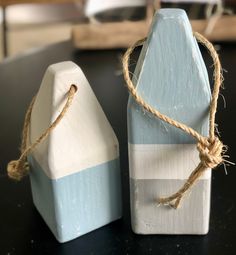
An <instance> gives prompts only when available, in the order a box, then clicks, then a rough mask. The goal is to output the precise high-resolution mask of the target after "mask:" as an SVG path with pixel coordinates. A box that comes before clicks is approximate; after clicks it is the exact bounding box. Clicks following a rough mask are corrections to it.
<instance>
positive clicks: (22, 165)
mask: <svg viewBox="0 0 236 255" xmlns="http://www.w3.org/2000/svg"><path fill="white" fill-rule="evenodd" d="M76 91H77V86H76V85H73V84H72V85H71V86H70V89H69V91H68V94H67V101H66V103H65V105H64V107H63V109H62V111H61V112H60V114H59V115H58V116H57V118H56V119H55V120H54V121H53V123H52V124H51V125H50V126H49V127H48V128H47V129H46V130H45V131H44V132H43V133H42V135H41V136H40V137H39V138H38V139H37V140H36V141H35V142H34V143H32V144H31V145H30V146H29V147H27V139H28V137H29V126H30V121H31V113H32V110H33V106H34V103H35V99H36V97H34V98H33V99H32V101H31V103H30V105H29V108H28V110H27V112H26V115H25V120H24V126H23V131H22V143H21V156H20V157H19V159H18V160H12V161H10V162H9V163H8V166H7V172H8V176H9V177H10V178H12V179H14V180H17V181H20V180H21V179H22V178H23V177H24V176H26V175H27V174H28V171H29V167H28V163H27V156H28V155H29V153H31V152H32V151H33V150H34V149H35V147H36V146H37V145H38V144H40V143H41V142H42V141H43V140H45V139H46V138H47V137H48V135H49V134H50V133H51V131H52V130H53V129H54V128H55V127H56V126H57V125H58V124H59V123H60V121H61V120H62V119H63V117H64V116H65V114H66V112H67V111H68V109H69V107H70V106H71V104H72V101H73V99H74V95H75V93H76Z"/></svg>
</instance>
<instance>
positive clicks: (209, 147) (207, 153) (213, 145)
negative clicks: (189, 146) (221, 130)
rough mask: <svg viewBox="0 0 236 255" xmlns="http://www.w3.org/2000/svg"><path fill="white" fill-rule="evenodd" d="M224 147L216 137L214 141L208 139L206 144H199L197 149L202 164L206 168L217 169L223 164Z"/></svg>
mask: <svg viewBox="0 0 236 255" xmlns="http://www.w3.org/2000/svg"><path fill="white" fill-rule="evenodd" d="M223 148H224V145H223V143H222V142H221V141H220V140H219V138H218V137H215V138H214V139H213V140H209V139H206V140H205V142H199V143H198V144H197V149H198V151H199V158H200V160H201V163H202V164H203V165H204V166H205V167H206V168H211V169H213V168H215V167H216V166H218V165H219V164H220V163H222V162H223V153H224V150H223Z"/></svg>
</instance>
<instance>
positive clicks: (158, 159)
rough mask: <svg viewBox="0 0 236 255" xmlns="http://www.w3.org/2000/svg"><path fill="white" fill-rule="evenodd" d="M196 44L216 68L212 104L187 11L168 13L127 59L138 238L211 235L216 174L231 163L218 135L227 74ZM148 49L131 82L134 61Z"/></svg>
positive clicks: (134, 221)
mask: <svg viewBox="0 0 236 255" xmlns="http://www.w3.org/2000/svg"><path fill="white" fill-rule="evenodd" d="M195 36H196V37H197V38H198V40H199V41H200V42H202V43H203V44H204V45H205V46H206V47H207V49H208V50H209V51H210V53H211V56H212V58H213V61H214V65H215V73H214V75H215V84H214V89H213V93H212V99H211V92H210V86H209V82H208V77H207V71H206V68H205V65H204V62H203V60H202V57H201V53H200V51H199V48H198V45H197V43H196V39H195V38H194V36H193V33H192V30H191V26H190V24H189V21H188V18H187V16H186V14H185V12H184V11H183V10H180V9H161V10H160V11H159V12H158V13H156V15H155V16H154V20H153V23H152V28H151V30H150V32H149V35H148V38H147V39H144V40H141V41H139V42H137V43H136V44H135V45H134V46H133V47H131V48H129V49H128V50H127V52H126V54H125V56H124V58H123V67H124V76H125V80H126V83H127V86H128V89H129V91H130V98H129V103H128V141H129V164H130V192H131V215H132V227H133V230H134V232H136V233H142V234H205V233H207V232H208V225H209V212H210V183H211V171H210V168H215V167H216V166H217V165H219V164H221V163H222V162H223V161H226V160H225V159H224V152H225V150H224V148H223V147H224V146H223V144H222V143H221V141H220V140H219V139H218V138H217V137H216V136H215V130H214V128H215V113H216V107H217V99H218V95H219V88H220V85H221V66H220V62H219V59H218V55H217V53H216V52H215V50H214V47H213V46H212V45H211V43H209V42H208V41H207V40H206V39H205V38H204V37H202V36H201V35H199V34H195ZM143 43H144V45H143V49H142V52H141V54H140V57H139V61H138V64H137V67H136V70H135V73H134V76H133V81H131V80H130V77H129V70H128V66H129V56H130V54H131V53H132V51H133V49H134V48H135V47H136V46H138V45H140V44H143ZM134 84H135V85H134ZM209 122H210V123H209ZM208 133H209V137H208ZM196 141H197V144H196ZM199 158H200V160H199ZM199 161H200V162H199ZM190 189H192V192H191V196H190V197H189V196H186V193H187V192H188V191H189V190H190ZM183 198H184V202H183V203H182V205H181V208H180V209H178V210H173V209H172V210H170V208H171V207H173V208H175V209H177V208H178V207H179V205H180V202H181V200H182V199H183ZM157 205H158V206H157ZM166 205H168V207H166Z"/></svg>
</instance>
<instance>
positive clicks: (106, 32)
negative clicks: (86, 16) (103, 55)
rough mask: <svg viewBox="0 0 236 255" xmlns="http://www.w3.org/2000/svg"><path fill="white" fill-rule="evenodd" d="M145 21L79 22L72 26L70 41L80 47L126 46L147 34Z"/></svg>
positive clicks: (147, 24)
mask: <svg viewBox="0 0 236 255" xmlns="http://www.w3.org/2000/svg"><path fill="white" fill-rule="evenodd" d="M148 27H149V23H148V22H147V21H145V20H144V21H133V22H132V21H123V22H111V23H103V24H102V23H99V24H91V23H90V24H79V25H75V26H73V28H72V41H73V44H74V46H75V47H76V48H80V49H113V48H127V47H129V46H131V45H132V44H133V43H135V42H136V41H137V40H139V39H140V38H143V37H145V36H146V35H147V32H148Z"/></svg>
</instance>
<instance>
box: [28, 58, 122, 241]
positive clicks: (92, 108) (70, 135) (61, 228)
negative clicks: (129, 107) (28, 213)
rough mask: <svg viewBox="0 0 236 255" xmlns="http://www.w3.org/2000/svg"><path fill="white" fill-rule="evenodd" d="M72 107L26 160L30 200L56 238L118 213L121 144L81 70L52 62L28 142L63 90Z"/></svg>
mask: <svg viewBox="0 0 236 255" xmlns="http://www.w3.org/2000/svg"><path fill="white" fill-rule="evenodd" d="M71 84H75V85H76V86H77V87H78V91H77V93H76V94H75V96H74V99H73V102H72V105H71V107H70V108H69V110H68V112H67V113H66V115H65V116H64V118H63V119H62V120H61V122H60V123H59V124H58V126H57V127H56V128H55V129H54V130H53V131H52V132H51V133H50V135H49V137H48V138H47V139H46V140H45V141H43V142H42V143H41V144H40V145H38V146H37V147H36V149H35V150H34V151H33V153H32V154H31V155H30V156H29V158H28V160H29V163H30V166H31V171H30V181H31V188H32V195H33V201H34V204H35V206H36V208H37V209H38V211H39V213H40V214H41V215H42V217H43V219H44V220H45V222H46V223H47V225H48V226H49V228H50V229H51V231H52V232H53V234H54V235H55V237H56V239H57V240H58V241H59V242H66V241H69V240H72V239H74V238H76V237H79V236H81V235H83V234H86V233H88V232H90V231H92V230H94V229H97V228H99V227H101V226H104V225H106V224H108V223H110V222H112V221H114V220H117V219H119V218H120V217H121V215H122V208H121V207H122V206H121V179H120V166H119V145H118V141H117V138H116V136H115V134H114V132H113V130H112V127H111V126H110V124H109V122H108V120H107V118H106V116H105V114H104V112H103V111H102V109H101V106H100V105H99V103H98V101H97V99H96V97H95V95H94V93H93V91H92V89H91V87H90V85H89V83H88V81H87V79H86V78H85V76H84V74H83V72H82V71H81V69H80V68H79V67H78V66H77V65H75V64H74V63H72V62H62V63H58V64H55V65H52V66H50V67H49V68H48V69H47V71H46V73H45V76H44V78H43V81H42V84H41V86H40V89H39V92H38V94H37V98H36V101H35V104H34V107H33V111H32V116H31V127H30V139H29V140H30V142H31V143H32V142H33V141H35V140H36V139H37V138H38V137H39V136H40V135H41V133H43V131H44V130H45V129H46V128H47V127H48V126H49V125H50V124H51V123H52V122H53V121H54V120H55V118H56V117H57V116H58V114H59V113H60V111H61V109H62V107H63V106H64V104H65V100H66V95H67V92H68V90H69V88H70V86H71Z"/></svg>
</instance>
